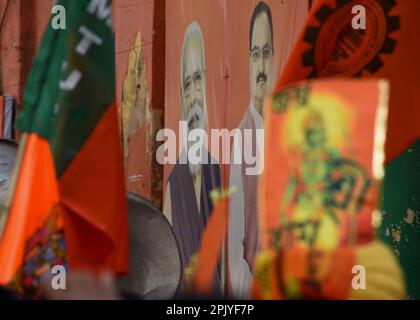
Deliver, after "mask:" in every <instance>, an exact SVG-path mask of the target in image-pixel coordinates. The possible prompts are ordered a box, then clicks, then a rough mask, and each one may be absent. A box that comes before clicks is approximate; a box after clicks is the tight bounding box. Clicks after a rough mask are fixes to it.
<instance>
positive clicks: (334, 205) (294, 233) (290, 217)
mask: <svg viewBox="0 0 420 320" xmlns="http://www.w3.org/2000/svg"><path fill="white" fill-rule="evenodd" d="M304 90H308V91H310V90H311V89H310V88H307V89H306V88H305V89H304ZM306 94H310V92H306ZM353 121H354V119H353V115H352V112H351V109H349V108H348V107H347V106H346V105H345V104H344V103H343V102H341V101H339V100H334V98H328V97H325V96H324V97H323V96H313V97H312V99H311V102H310V104H309V103H307V104H303V105H301V106H300V105H299V104H297V105H295V106H289V107H288V108H287V111H286V112H285V121H284V125H283V132H282V143H283V145H284V146H285V148H286V150H285V153H286V155H285V159H287V162H288V163H289V165H290V173H289V177H288V182H287V185H286V187H285V189H284V192H283V196H282V199H281V205H280V212H279V216H280V217H281V220H282V221H281V227H280V230H279V233H278V235H277V236H278V237H279V239H278V240H279V241H280V243H278V244H277V246H280V245H281V244H282V245H292V244H293V242H294V241H301V242H304V243H306V244H307V245H310V246H315V247H319V248H324V249H332V248H334V247H336V246H337V245H338V243H339V241H340V239H339V233H338V230H339V225H340V221H341V220H342V217H341V216H342V215H343V214H344V215H345V214H349V213H352V212H355V213H356V212H358V211H359V210H360V208H361V207H362V206H363V204H364V201H365V196H366V193H367V192H368V189H369V188H370V187H372V184H371V179H370V177H369V176H368V174H367V170H366V169H365V168H364V167H363V166H362V165H360V164H359V163H358V162H357V160H354V159H351V158H350V157H348V158H347V157H346V156H345V153H346V152H345V150H346V149H348V148H349V146H350V145H351V143H352V141H351V135H350V132H349V129H350V128H351V127H352V126H354V124H353V123H352V122H353ZM343 151H344V152H343Z"/></svg>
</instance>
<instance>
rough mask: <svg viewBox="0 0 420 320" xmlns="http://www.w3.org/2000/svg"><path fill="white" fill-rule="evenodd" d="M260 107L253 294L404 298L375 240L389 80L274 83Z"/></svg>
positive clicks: (390, 258)
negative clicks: (362, 276) (361, 280)
mask: <svg viewBox="0 0 420 320" xmlns="http://www.w3.org/2000/svg"><path fill="white" fill-rule="evenodd" d="M356 92H357V93H358V94H356V95H355V93H356ZM265 112H266V142H265V143H266V145H267V146H270V147H269V148H266V153H265V167H264V173H263V175H262V176H261V178H260V182H259V188H260V189H259V222H260V234H261V248H262V253H261V254H260V255H259V256H258V258H257V261H256V270H255V283H254V287H253V293H252V294H253V297H254V298H262V299H352V298H355V299H365V298H390V299H402V298H404V279H403V275H402V272H401V270H400V268H399V265H398V263H397V260H396V258H395V257H394V255H393V253H392V251H391V249H390V248H388V247H386V246H384V245H383V244H381V243H379V242H376V241H375V240H374V236H375V222H376V225H377V222H378V215H379V212H378V210H377V208H378V200H379V194H380V192H379V190H380V186H381V182H382V179H383V177H384V143H385V136H386V121H387V112H388V84H387V82H386V81H384V80H324V81H321V80H319V81H307V82H301V83H297V84H295V85H291V86H289V87H287V88H285V89H283V90H281V91H278V92H275V93H274V95H273V97H272V98H268V99H267V103H266V109H265ZM279 163H281V166H280V167H279ZM356 265H362V266H364V268H365V269H366V274H367V280H366V281H367V283H366V290H361V291H363V294H359V292H358V291H353V290H352V289H354V288H353V287H352V278H353V277H354V274H353V267H354V266H356Z"/></svg>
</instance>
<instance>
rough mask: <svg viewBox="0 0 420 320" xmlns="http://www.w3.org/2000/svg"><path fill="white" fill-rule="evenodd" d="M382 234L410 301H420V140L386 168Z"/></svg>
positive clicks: (381, 236)
mask: <svg viewBox="0 0 420 320" xmlns="http://www.w3.org/2000/svg"><path fill="white" fill-rule="evenodd" d="M379 232H380V234H379V235H380V238H381V239H382V240H384V241H385V242H386V243H388V244H389V245H390V246H391V247H392V248H393V249H394V252H395V254H396V255H397V256H398V258H399V260H400V262H401V265H402V267H403V269H404V272H405V276H406V282H407V291H408V298H409V299H420V249H419V245H420V139H418V140H417V142H416V143H414V144H413V145H412V146H411V147H410V148H408V149H407V150H406V151H405V152H403V153H402V154H401V155H400V156H399V157H398V158H396V159H395V160H394V161H392V162H391V163H389V164H388V165H387V167H386V175H385V181H384V198H383V220H382V226H381V228H380V230H379ZM367 276H369V275H367Z"/></svg>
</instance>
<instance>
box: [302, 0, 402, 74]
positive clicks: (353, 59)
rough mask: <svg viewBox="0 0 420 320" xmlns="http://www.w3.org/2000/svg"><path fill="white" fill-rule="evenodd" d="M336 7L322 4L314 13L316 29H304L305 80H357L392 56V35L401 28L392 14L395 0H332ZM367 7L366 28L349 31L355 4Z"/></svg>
mask: <svg viewBox="0 0 420 320" xmlns="http://www.w3.org/2000/svg"><path fill="white" fill-rule="evenodd" d="M332 2H333V3H334V2H335V7H330V6H328V5H326V4H324V5H322V6H321V7H320V8H319V9H318V10H317V11H316V12H315V17H316V19H317V20H318V25H319V26H317V27H314V26H309V27H307V28H306V31H305V35H304V41H305V42H306V43H308V44H310V45H311V48H310V49H309V50H307V51H306V52H304V53H303V55H302V62H303V65H304V66H305V67H312V71H311V72H310V73H309V74H308V78H315V77H329V76H335V77H360V76H362V75H363V74H366V72H367V73H368V74H375V73H377V72H378V71H379V70H380V69H381V68H382V67H383V65H384V62H383V61H382V59H381V55H383V54H388V55H389V54H392V53H393V52H394V50H395V48H396V46H397V41H396V40H395V39H394V38H392V34H393V33H394V32H395V31H398V30H399V29H400V17H399V16H396V15H391V14H390V12H391V11H392V9H393V8H394V7H396V1H395V0H359V1H357V3H356V2H355V1H353V0H335V1H332ZM356 4H358V5H362V6H364V7H365V8H366V29H365V30H355V29H353V28H352V19H353V18H354V15H353V14H352V8H353V6H354V5H356Z"/></svg>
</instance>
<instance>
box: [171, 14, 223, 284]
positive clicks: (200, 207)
mask: <svg viewBox="0 0 420 320" xmlns="http://www.w3.org/2000/svg"><path fill="white" fill-rule="evenodd" d="M180 75H181V79H180V82H181V101H182V119H183V121H185V122H186V123H187V132H184V133H182V134H186V135H187V136H188V133H190V132H191V131H192V130H194V129H201V131H202V132H205V131H204V129H205V127H206V118H207V106H206V62H205V49H204V39H203V34H202V31H201V28H200V25H199V24H198V22H196V21H194V22H192V23H191V24H190V25H189V26H188V27H187V29H186V32H185V37H184V42H183V47H182V55H181V70H180ZM179 134H181V133H179ZM192 145H193V144H192V143H190V142H187V144H186V146H183V149H182V151H181V153H180V158H179V159H178V161H177V163H176V164H175V166H174V168H173V170H172V172H171V174H170V176H169V178H168V182H167V187H166V193H165V204H164V210H163V211H164V214H165V216H166V217H167V218H168V220H169V221H170V223H171V225H172V227H173V230H174V232H175V236H176V238H177V240H178V244H179V247H180V251H181V261H182V267H183V268H184V269H185V268H186V267H188V265H189V264H190V263H191V260H192V259H191V258H192V257H194V256H195V255H196V254H197V253H198V251H199V249H200V242H201V235H202V233H203V231H204V229H205V227H206V224H207V222H208V220H209V217H210V214H211V212H212V208H213V203H212V201H211V198H210V192H211V191H212V190H213V189H216V188H220V166H219V164H218V163H217V162H216V160H215V159H214V158H212V157H211V155H210V154H209V152H208V150H207V149H206V147H205V146H204V145H201V146H200V151H201V152H200V157H201V160H202V161H199V162H198V163H196V162H192V161H189V160H190V159H188V158H189V152H188V150H189V149H190V148H191V147H192ZM194 145H196V143H195V142H194ZM195 147H196V146H195ZM180 159H181V160H180ZM182 160H186V161H182ZM220 274H221V270H220V264H219V266H218V269H217V272H216V275H215V280H214V283H215V289H216V290H217V289H219V290H220V286H221V284H220V283H221V276H220Z"/></svg>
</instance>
